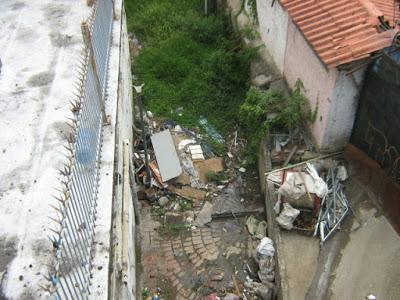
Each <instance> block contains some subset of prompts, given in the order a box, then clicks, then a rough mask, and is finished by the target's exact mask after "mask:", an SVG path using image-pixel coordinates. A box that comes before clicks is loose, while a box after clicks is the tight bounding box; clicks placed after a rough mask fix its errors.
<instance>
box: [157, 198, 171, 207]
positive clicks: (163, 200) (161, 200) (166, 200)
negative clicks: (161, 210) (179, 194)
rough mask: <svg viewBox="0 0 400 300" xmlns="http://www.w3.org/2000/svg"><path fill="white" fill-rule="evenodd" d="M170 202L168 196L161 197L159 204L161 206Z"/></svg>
mask: <svg viewBox="0 0 400 300" xmlns="http://www.w3.org/2000/svg"><path fill="white" fill-rule="evenodd" d="M168 202H169V198H168V197H166V196H163V197H160V199H158V204H159V205H160V206H165V205H167V204H168Z"/></svg>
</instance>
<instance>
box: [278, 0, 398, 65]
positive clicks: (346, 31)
mask: <svg viewBox="0 0 400 300" xmlns="http://www.w3.org/2000/svg"><path fill="white" fill-rule="evenodd" d="M280 2H281V4H282V6H283V7H284V8H285V9H286V10H287V11H288V13H289V15H290V17H291V18H292V20H293V21H294V22H295V23H296V25H297V26H298V27H299V29H300V30H301V31H302V32H303V34H304V36H305V37H306V39H307V40H308V41H309V43H310V44H311V46H312V47H313V48H314V50H315V52H316V53H317V54H318V56H319V57H320V58H321V60H322V61H323V62H324V63H325V64H326V65H327V66H329V67H336V66H338V65H340V64H344V63H348V62H351V61H355V60H358V59H361V58H365V57H368V56H369V55H370V54H371V53H372V52H375V51H378V50H381V49H383V48H385V47H387V46H390V45H391V43H392V40H393V37H394V35H395V34H396V33H397V32H398V31H399V29H400V27H399V25H395V24H396V21H397V20H399V19H400V5H399V1H398V0H336V1H335V0H280ZM379 16H384V18H385V21H387V22H389V24H390V26H392V27H393V26H396V27H395V28H393V29H390V30H387V31H384V32H380V29H379V28H378V25H379V24H380V21H379V19H378V17H379Z"/></svg>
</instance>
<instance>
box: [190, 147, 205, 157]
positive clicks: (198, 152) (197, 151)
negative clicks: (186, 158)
mask: <svg viewBox="0 0 400 300" xmlns="http://www.w3.org/2000/svg"><path fill="white" fill-rule="evenodd" d="M188 149H189V152H190V154H191V155H192V160H204V155H203V150H202V149H201V146H200V145H189V146H188Z"/></svg>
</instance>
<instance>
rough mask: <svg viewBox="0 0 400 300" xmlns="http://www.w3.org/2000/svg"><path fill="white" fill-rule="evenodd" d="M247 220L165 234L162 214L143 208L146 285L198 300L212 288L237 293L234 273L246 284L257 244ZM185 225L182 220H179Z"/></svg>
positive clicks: (172, 295) (164, 293)
mask: <svg viewBox="0 0 400 300" xmlns="http://www.w3.org/2000/svg"><path fill="white" fill-rule="evenodd" d="M244 222H245V219H244V218H243V219H232V220H231V219H229V220H224V221H213V222H212V223H211V224H209V227H206V226H203V227H201V228H196V229H193V230H190V229H189V230H187V229H183V230H182V229H181V230H180V231H179V232H162V231H161V230H159V229H160V228H161V227H160V226H161V223H160V217H158V216H152V215H151V213H150V208H145V209H142V224H141V238H142V240H141V263H142V274H141V279H142V287H143V288H144V287H147V288H148V289H149V290H150V292H151V293H154V292H155V291H156V289H157V288H158V287H159V288H161V290H162V299H171V300H172V299H198V298H199V297H200V296H202V295H204V294H207V293H209V292H211V291H215V292H218V293H224V292H232V291H234V286H233V282H232V274H235V277H236V278H237V279H238V281H239V282H240V281H241V280H244V278H245V276H246V274H245V273H244V271H243V266H244V264H245V263H246V262H249V258H250V257H251V256H252V252H253V251H254V249H255V247H256V246H257V242H256V241H253V240H252V238H251V237H250V235H249V234H248V232H247V230H246V227H245V225H244ZM178 225H179V224H178Z"/></svg>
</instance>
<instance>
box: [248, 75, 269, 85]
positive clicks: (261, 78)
mask: <svg viewBox="0 0 400 300" xmlns="http://www.w3.org/2000/svg"><path fill="white" fill-rule="evenodd" d="M271 81H272V76H271V75H268V76H266V75H264V74H261V75H258V76H256V77H255V78H254V79H253V82H252V83H253V85H254V86H256V87H268V86H269V84H270V83H271Z"/></svg>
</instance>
